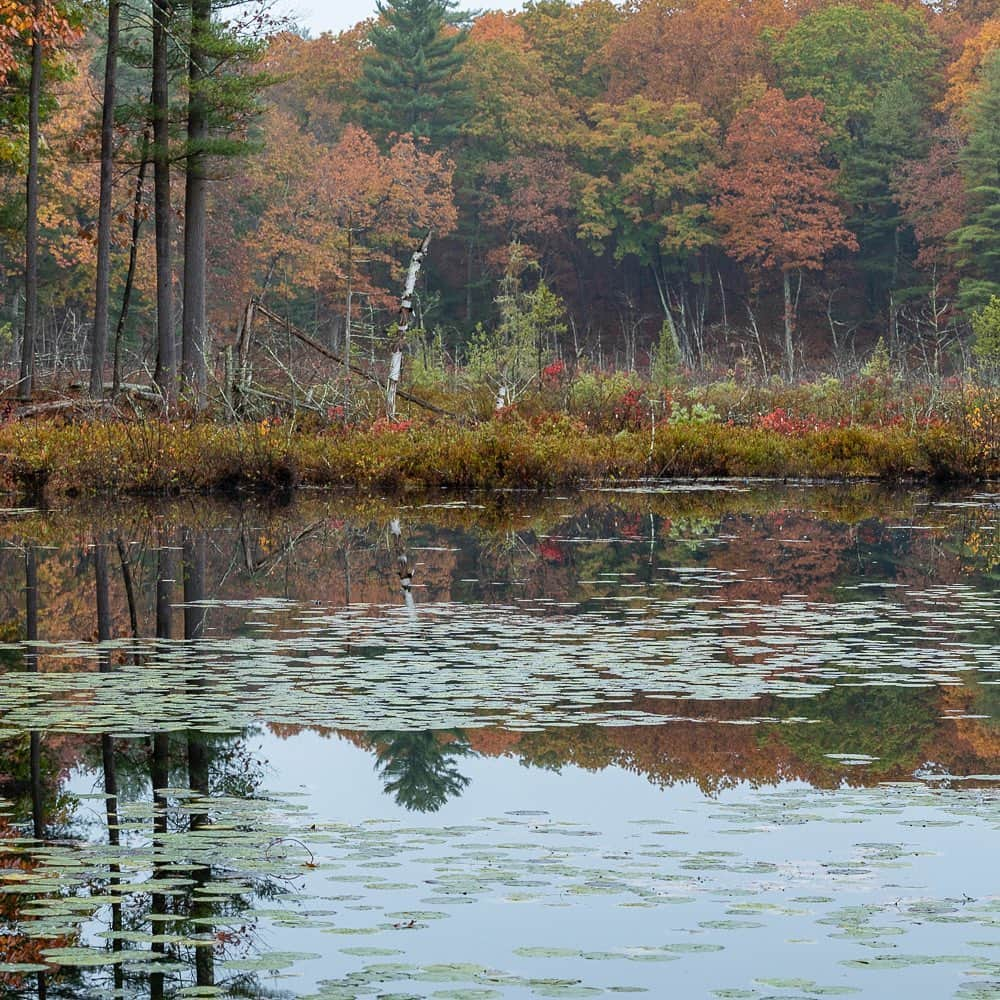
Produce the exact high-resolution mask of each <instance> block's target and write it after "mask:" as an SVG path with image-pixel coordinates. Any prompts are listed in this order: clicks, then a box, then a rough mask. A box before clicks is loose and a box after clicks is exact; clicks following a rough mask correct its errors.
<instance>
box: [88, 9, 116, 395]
mask: <svg viewBox="0 0 1000 1000" xmlns="http://www.w3.org/2000/svg"><path fill="white" fill-rule="evenodd" d="M119 8H120V0H108V41H107V53H106V55H105V57H104V105H103V108H102V111H101V194H100V203H99V207H98V210H97V284H96V288H95V291H94V333H93V337H92V339H91V342H90V395H91V398H93V399H100V398H101V396H103V395H104V361H105V358H106V356H107V352H108V286H109V284H110V281H111V194H112V180H113V177H114V173H113V172H114V168H115V150H114V141H115V89H116V82H117V75H118V13H119Z"/></svg>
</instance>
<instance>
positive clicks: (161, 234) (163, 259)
mask: <svg viewBox="0 0 1000 1000" xmlns="http://www.w3.org/2000/svg"><path fill="white" fill-rule="evenodd" d="M172 13H173V11H172V9H171V6H170V0H153V92H152V118H153V215H154V220H155V226H156V372H155V374H154V376H153V377H154V380H155V382H156V385H157V386H158V387H159V389H160V392H161V393H163V397H164V399H166V400H170V399H172V398H173V396H174V392H175V390H176V388H177V385H176V382H177V352H176V350H175V348H174V293H173V268H172V266H171V252H170V228H171V227H170V95H169V87H168V74H169V68H168V65H167V46H168V43H169V31H170V20H171V16H172Z"/></svg>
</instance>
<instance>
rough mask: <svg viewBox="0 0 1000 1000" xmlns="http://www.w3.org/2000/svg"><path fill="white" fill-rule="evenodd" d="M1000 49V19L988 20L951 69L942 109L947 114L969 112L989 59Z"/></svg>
mask: <svg viewBox="0 0 1000 1000" xmlns="http://www.w3.org/2000/svg"><path fill="white" fill-rule="evenodd" d="M998 48H1000V18H993V19H992V20H989V21H986V22H985V23H984V24H983V26H982V27H981V28H980V29H979V31H977V32H976V34H974V35H973V36H972V37H971V38H969V39H967V40H966V42H965V45H964V46H963V48H962V54H961V55H960V56H959V57H958V59H956V60H955V62H953V63H952V64H951V66H950V67H949V68H948V89H947V91H946V92H945V96H944V99H943V100H942V101H941V104H940V107H941V109H942V110H944V111H957V112H959V114H961V112H962V111H963V109H965V108H966V107H967V106H968V104H969V100H970V99H971V98H972V96H973V94H975V92H976V91H977V90H978V89H979V85H980V79H979V77H980V71H981V70H982V67H983V63H984V62H985V61H986V57H987V56H988V55H989V54H990V53H991V52H995V51H996V50H997V49H998Z"/></svg>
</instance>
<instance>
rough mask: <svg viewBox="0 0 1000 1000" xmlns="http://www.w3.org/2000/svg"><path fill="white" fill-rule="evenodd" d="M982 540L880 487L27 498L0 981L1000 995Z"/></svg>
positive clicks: (6, 727)
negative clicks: (400, 501)
mask: <svg viewBox="0 0 1000 1000" xmlns="http://www.w3.org/2000/svg"><path fill="white" fill-rule="evenodd" d="M996 527H997V507H996V500H995V497H990V496H988V495H964V496H958V497H955V496H951V497H946V498H931V497H927V496H923V495H920V494H911V495H908V496H899V497H896V496H892V495H891V494H890V495H887V494H882V493H873V492H872V491H870V490H868V489H856V490H841V491H826V490H810V489H791V490H785V491H776V490H773V489H772V490H770V491H768V490H763V489H761V490H749V491H743V492H739V493H730V492H726V491H706V492H704V493H701V492H693V491H689V490H688V491H677V492H663V491H652V492H650V491H649V490H647V489H645V488H641V489H636V490H633V491H631V492H629V493H622V494H610V495H607V494H590V495H586V494H585V495H584V496H583V497H582V498H574V499H560V500H552V501H546V502H537V501H536V502H528V501H520V500H518V499H516V498H510V497H508V498H506V499H505V500H504V501H503V502H502V503H501V504H500V505H499V506H497V505H496V504H495V503H493V502H482V500H481V498H477V499H476V500H475V501H474V502H473V503H471V504H468V505H463V504H461V503H457V504H456V503H454V502H453V501H450V500H448V499H445V500H444V501H437V502H434V503H432V504H430V505H426V506H421V505H417V504H413V505H409V509H405V508H404V509H399V507H398V505H395V506H394V505H390V504H386V505H383V504H380V503H378V502H368V503H367V504H366V505H365V506H364V507H361V508H357V507H352V506H351V505H349V504H344V503H336V502H331V501H327V500H318V499H315V498H306V499H304V500H302V501H301V502H298V503H296V504H295V505H294V506H293V507H292V508H291V509H289V510H284V511H266V510H262V509H258V508H245V509H242V510H238V511H237V510H234V509H227V508H223V507H215V506H214V505H205V506H204V507H202V508H199V509H197V510H193V509H191V508H188V507H175V508H172V509H171V508H167V509H158V510H151V511H135V510H132V511H120V512H112V513H111V514H110V515H109V516H106V517H103V518H101V519H100V520H95V519H93V518H91V517H88V515H87V514H86V513H85V512H80V511H70V512H62V513H55V514H50V515H41V514H33V513H31V512H25V513H21V514H17V515H11V516H7V517H6V518H3V519H2V520H0V576H3V578H4V580H5V584H4V588H3V592H2V593H3V598H2V601H0V627H2V628H3V630H4V631H3V633H2V638H3V639H4V640H5V645H3V646H2V647H0V657H2V660H0V670H4V671H5V677H4V682H5V683H4V686H3V690H2V691H0V735H2V736H3V737H4V739H3V742H2V743H0V754H2V755H3V756H2V757H0V798H2V799H5V800H6V801H7V803H8V804H7V806H6V808H5V809H4V812H5V813H6V814H7V815H6V816H3V817H0V827H2V829H0V833H3V835H4V836H5V837H7V839H8V848H7V850H6V852H5V854H4V857H3V859H2V860H0V866H2V867H0V880H2V882H0V919H2V920H3V921H4V923H5V926H6V929H7V930H8V932H9V933H8V934H7V935H6V936H4V937H2V938H0V940H2V941H3V942H4V946H5V948H4V950H3V954H2V955H0V962H3V963H6V964H2V965H0V978H2V982H4V983H5V984H6V986H5V987H0V995H2V990H3V989H4V988H5V989H6V990H7V992H8V993H9V994H10V995H12V996H16V995H20V994H21V993H22V992H23V993H24V995H28V996H38V995H39V991H40V990H41V989H42V988H43V985H44V990H45V992H46V994H47V995H48V996H72V997H77V996H79V997H90V996H100V995H108V996H111V995H113V993H114V991H115V990H116V989H117V991H118V995H119V996H128V997H131V996H137V997H138V996H149V997H151V998H156V997H158V996H163V997H172V996H199V995H200V996H212V995H223V996H226V995H243V996H289V997H291V996H313V997H322V998H333V997H353V996H396V997H403V996H413V997H429V996H438V997H460V996H461V997H478V996H512V997H516V996H525V997H528V996H566V997H570V996H594V995H616V994H617V993H620V992H632V991H641V990H645V991H648V992H649V993H650V994H651V995H654V996H661V995H665V991H666V990H667V989H669V991H670V992H671V993H672V994H673V995H681V996H720V997H764V996H781V997H792V996H824V995H848V994H849V995H863V996H873V997H874V996H885V995H887V994H890V993H893V994H894V993H898V992H902V991H905V990H909V991H910V992H911V994H912V995H913V996H935V997H936V996H951V995H955V996H962V997H975V996H995V995H998V994H1000V952H998V950H997V948H998V945H1000V935H998V934H997V927H998V926H1000V892H998V885H997V878H996V876H995V874H994V872H995V867H996V866H995V857H994V855H995V851H994V849H993V847H994V844H995V835H996V829H997V825H998V820H1000V800H998V795H997V791H996V789H997V782H998V780H1000V779H998V777H997V776H998V773H1000V694H997V685H998V682H1000V676H998V663H997V657H996V655H995V654H996V638H997V631H998V625H1000V598H998V593H997V587H996V582H997V576H998V565H1000V553H998V549H1000V545H998V541H997V534H996ZM102 562H103V568H102ZM411 575H412V584H411ZM126 577H130V578H131V584H132V589H133V592H134V594H135V600H134V602H133V607H134V612H135V615H136V620H137V625H138V629H137V632H138V635H139V637H140V638H139V639H138V640H134V639H132V638H131V632H132V629H131V622H130V615H129V608H128V601H127V600H126V593H127V586H126ZM32 584H33V585H32ZM32 591H34V592H35V593H37V600H38V609H37V613H36V614H35V616H34V619H33V620H32V616H31V609H30V600H29V599H28V595H30V593H31V592H32ZM104 594H106V596H107V600H106V601H105V600H104V597H103V596H101V595H104ZM26 601H27V603H26ZM102 607H103V609H104V610H103V611H101V608H102ZM26 608H27V612H26ZM26 613H27V617H26ZM3 623H6V624H3ZM35 635H37V639H38V642H36V643H28V644H25V642H24V640H25V638H26V637H29V638H34V636H35ZM95 639H98V640H104V641H101V642H98V643H97V644H96V645H95ZM157 731H159V732H161V734H162V735H161V737H160V742H159V743H158V744H156V743H155V742H154V741H153V740H152V739H151V738H150V737H149V735H148V734H150V733H153V732H157ZM30 733H34V734H36V735H35V736H33V737H31V738H30V739H29V734H30ZM102 734H103V736H102ZM157 748H158V749H157ZM108 750H110V752H111V755H112V756H111V757H110V758H109V757H108V756H107V755H105V756H103V757H102V752H103V751H108ZM33 763H34V765H35V766H34V768H33V766H32V765H33ZM157 768H159V771H157V770H156V769H157ZM151 771H152V772H153V773H154V774H158V776H159V779H158V780H159V781H160V782H161V783H162V784H166V785H167V786H168V787H167V791H166V793H165V795H163V796H161V797H160V800H159V806H160V809H159V815H160V820H159V821H158V825H157V820H156V819H155V816H154V801H153V799H152V796H151V792H150V788H151V784H150V781H151V779H150V774H151ZM109 773H112V774H113V775H114V777H115V779H116V781H115V784H116V786H117V791H118V796H119V798H118V800H117V801H119V803H120V805H119V815H118V817H117V818H118V821H119V822H118V823H117V824H115V823H114V817H113V816H111V815H110V814H109V813H108V812H107V811H106V810H105V805H104V803H105V799H104V789H105V788H106V787H108V786H107V784H106V781H107V776H108V774H109ZM917 779H919V780H917ZM154 780H156V779H154ZM185 789H187V791H186V790H185ZM95 794H96V795H97V796H99V797H97V798H94V797H91V796H93V795H95ZM33 804H34V805H35V807H36V809H35V811H36V813H39V814H40V815H39V818H40V820H41V822H42V830H41V832H42V833H43V834H44V835H45V837H46V838H49V839H50V840H51V838H53V837H56V838H58V841H57V842H54V843H51V845H50V846H49V847H47V848H39V847H38V846H36V845H35V844H34V843H33V842H31V841H30V840H28V841H18V840H16V839H15V838H16V835H17V834H18V833H21V834H22V835H24V834H30V833H31V828H32V815H33ZM109 818H110V819H111V821H112V828H114V827H115V826H120V827H121V828H122V829H121V836H120V838H119V839H120V840H121V846H119V847H114V846H113V845H110V846H109V845H108V836H109V832H108V825H107V824H108V820H109ZM151 877H153V878H154V879H155V881H154V882H152V883H151V884H150V886H149V888H150V889H151V890H152V891H149V892H141V891H139V888H138V887H139V885H140V884H141V883H144V882H145V881H146V880H148V879H149V878H151ZM116 883H118V884H117V885H116ZM41 888H45V889H48V890H50V891H49V892H47V893H45V894H41V901H38V900H36V899H35V897H37V896H39V895H40V894H39V890H40V889H41ZM5 890H6V891H5ZM119 894H120V895H121V896H122V897H123V898H124V899H125V902H124V904H123V905H121V906H118V905H112V902H113V901H114V900H116V899H117V898H118V895H119ZM77 897H83V898H77ZM46 900H47V901H46ZM165 930H166V931H167V932H168V933H166V934H164V931H165ZM33 932H38V933H40V934H43V935H44V936H43V937H40V938H32V937H31V936H30V935H31V934H32V933H33ZM157 932H159V933H157ZM109 940H110V941H115V940H117V942H118V948H119V949H124V950H118V951H114V950H109V949H110V945H109V943H108V942H109ZM52 948H60V949H66V948H69V949H71V950H70V951H65V950H63V951H55V952H53V951H52V950H51V949H52ZM140 953H141V954H140ZM261 955H265V956H270V957H269V958H264V959H261V958H260V956H261ZM102 956H103V958H102ZM310 956H313V957H310ZM54 958H55V960H56V961H55V962H53V959H54ZM39 962H45V963H47V964H48V965H49V971H47V972H45V973H44V974H39V972H36V971H35V969H37V968H39V964H38V963H39ZM60 962H61V963H63V968H62V969H56V968H54V967H53V966H54V965H57V964H60ZM91 962H93V963H94V964H90V963H91ZM80 963H86V964H83V965H81V964H80ZM272 968H274V969H280V970H281V972H280V974H279V975H278V976H277V977H276V976H274V975H272V973H271V972H270V971H269V970H270V969H272ZM116 970H117V972H116ZM154 970H159V971H154Z"/></svg>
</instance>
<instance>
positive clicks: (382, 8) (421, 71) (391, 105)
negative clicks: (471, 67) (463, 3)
mask: <svg viewBox="0 0 1000 1000" xmlns="http://www.w3.org/2000/svg"><path fill="white" fill-rule="evenodd" d="M456 6H457V3H456V0H396V2H388V3H383V2H382V0H379V2H378V4H377V9H378V12H379V15H380V19H379V22H378V23H377V24H376V25H375V26H374V27H373V28H372V29H371V31H370V32H369V35H368V41H369V43H370V44H371V49H370V50H369V53H368V55H367V57H366V58H365V61H364V64H363V70H362V78H361V86H360V90H361V96H362V99H363V100H364V104H365V108H364V112H363V115H362V118H363V124H364V125H365V127H366V128H367V129H368V130H369V131H370V132H371V133H372V134H373V135H375V136H376V137H378V138H380V139H383V140H384V139H386V138H387V137H388V136H390V135H392V134H393V133H398V134H403V133H407V132H409V133H411V134H413V135H414V136H416V137H417V138H422V139H427V140H428V141H429V142H430V143H431V145H432V146H433V147H435V148H440V147H442V146H444V145H446V144H447V143H449V142H451V141H452V140H453V139H455V138H457V136H458V134H459V127H460V125H461V123H462V122H463V121H464V120H465V119H466V118H467V117H468V114H469V110H470V105H469V99H468V94H467V91H466V89H465V86H464V84H463V83H462V81H461V79H460V78H459V70H461V68H462V65H463V63H464V61H465V54H464V51H463V46H462V42H463V40H464V38H465V32H464V30H462V28H461V24H462V21H463V18H464V15H457V14H455V13H454V9H455V7H456Z"/></svg>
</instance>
